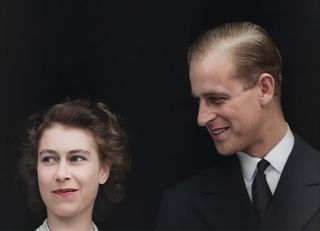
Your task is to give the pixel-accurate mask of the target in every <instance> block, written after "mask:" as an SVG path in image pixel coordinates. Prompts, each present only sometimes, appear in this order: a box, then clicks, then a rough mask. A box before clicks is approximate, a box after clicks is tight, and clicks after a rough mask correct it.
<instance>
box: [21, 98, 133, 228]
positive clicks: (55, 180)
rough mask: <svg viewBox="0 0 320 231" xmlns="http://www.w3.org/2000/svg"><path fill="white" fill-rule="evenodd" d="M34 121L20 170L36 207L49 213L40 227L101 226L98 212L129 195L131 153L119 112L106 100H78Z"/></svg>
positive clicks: (32, 202) (44, 214)
mask: <svg viewBox="0 0 320 231" xmlns="http://www.w3.org/2000/svg"><path fill="white" fill-rule="evenodd" d="M30 122H31V126H30V128H29V129H28V139H27V141H26V143H25V145H24V148H23V157H22V159H21V162H20V171H21V174H22V176H23V179H24V181H25V182H26V184H27V186H28V187H27V188H28V193H29V204H30V205H31V208H32V209H33V211H34V212H35V213H37V214H38V215H40V216H41V217H42V219H44V218H46V219H45V220H44V222H43V224H42V225H41V226H40V227H39V228H38V229H37V231H43V230H50V231H56V230H78V231H81V230H85V231H88V230H98V229H97V227H96V226H95V224H94V223H93V221H92V217H93V211H94V212H95V215H97V214H98V215H99V212H100V216H101V215H103V214H101V213H102V212H105V211H107V210H108V208H110V207H111V205H112V204H115V203H118V202H120V201H121V200H122V199H123V197H124V188H123V183H124V174H125V173H126V171H127V170H128V157H127V155H126V150H125V144H126V139H125V134H124V132H123V131H122V130H121V129H120V128H119V126H118V120H117V118H116V116H115V115H114V114H112V113H111V112H110V111H109V109H108V108H107V107H106V106H105V105H104V104H102V103H96V104H93V103H90V102H88V101H84V100H76V101H69V102H65V103H62V104H57V105H54V106H52V107H51V108H50V109H49V110H48V111H47V112H46V113H44V114H43V115H40V116H39V115H38V116H33V117H32V118H31V119H30ZM40 197H41V198H40ZM101 206H102V207H101ZM106 207H107V209H106ZM43 212H45V213H43ZM41 213H42V214H41Z"/></svg>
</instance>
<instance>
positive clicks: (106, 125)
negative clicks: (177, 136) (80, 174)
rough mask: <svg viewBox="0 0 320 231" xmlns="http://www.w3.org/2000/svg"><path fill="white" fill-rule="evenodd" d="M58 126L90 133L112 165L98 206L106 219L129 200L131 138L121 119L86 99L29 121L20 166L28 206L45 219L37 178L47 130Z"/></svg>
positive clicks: (97, 211) (97, 214)
mask: <svg viewBox="0 0 320 231" xmlns="http://www.w3.org/2000/svg"><path fill="white" fill-rule="evenodd" d="M54 124H62V125H65V126H70V127H77V128H83V129H86V130H89V131H90V132H91V133H92V135H93V137H94V139H95V141H96V144H97V149H98V150H97V151H98V153H99V158H100V160H101V161H107V162H108V163H109V164H110V165H111V169H110V175H109V178H108V180H107V182H106V183H105V184H103V185H100V186H99V190H98V195H97V198H96V201H95V205H94V216H95V217H96V218H102V217H104V215H105V212H109V209H110V208H111V207H113V205H115V204H117V203H119V202H121V201H122V200H123V199H124V197H125V188H124V184H125V181H126V174H127V173H128V171H129V169H130V163H129V162H130V161H129V157H128V154H127V150H126V144H127V137H126V134H125V133H124V131H123V130H122V129H121V128H120V125H119V120H118V118H117V117H116V115H115V114H113V113H112V112H111V111H110V110H109V108H108V107H107V106H106V105H105V104H103V103H101V102H99V103H92V102H89V101H86V100H74V101H67V102H65V103H61V104H56V105H54V106H52V107H51V108H49V109H48V110H47V111H46V112H44V113H42V114H39V113H37V114H34V115H32V116H31V117H30V118H29V119H28V122H27V138H26V140H25V142H24V143H23V145H22V154H23V155H22V157H21V159H20V163H19V170H20V175H21V177H22V179H23V181H24V182H25V184H26V190H27V193H28V203H29V206H30V208H31V210H32V211H33V212H34V213H35V215H36V216H37V217H38V218H39V219H41V220H43V219H44V218H45V211H46V210H45V205H44V203H43V202H42V200H41V196H40V192H39V186H38V178H37V153H38V145H39V140H40V138H41V135H42V133H43V131H44V130H45V129H47V128H50V127H51V126H53V125H54Z"/></svg>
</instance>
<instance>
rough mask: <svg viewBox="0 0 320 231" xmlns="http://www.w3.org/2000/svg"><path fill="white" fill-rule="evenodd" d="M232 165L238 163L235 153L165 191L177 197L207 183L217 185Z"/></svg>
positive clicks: (194, 190) (195, 190)
mask: <svg viewBox="0 0 320 231" xmlns="http://www.w3.org/2000/svg"><path fill="white" fill-rule="evenodd" d="M233 165H239V160H238V157H237V156H236V155H233V156H230V157H225V158H221V160H219V161H218V162H216V163H215V164H214V165H212V167H210V168H207V169H205V170H202V171H201V172H200V173H198V174H195V175H193V176H191V177H189V178H187V179H186V180H184V181H182V182H180V183H178V184H176V185H174V186H172V187H170V188H168V189H166V190H165V191H166V193H167V194H168V193H169V194H176V195H177V196H178V197H181V193H182V192H183V194H184V195H186V196H187V195H188V194H189V195H190V194H195V193H198V192H199V191H201V190H202V189H204V188H207V186H208V185H211V186H212V187H215V186H216V187H219V185H220V184H221V181H223V179H224V178H225V176H226V175H228V174H230V169H232V168H233Z"/></svg>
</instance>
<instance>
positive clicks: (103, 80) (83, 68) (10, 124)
mask: <svg viewBox="0 0 320 231" xmlns="http://www.w3.org/2000/svg"><path fill="white" fill-rule="evenodd" d="M235 20H237V21H239V20H241V21H243V20H250V21H253V22H255V23H257V24H260V25H261V26H263V27H264V28H265V29H267V30H268V31H269V33H270V34H271V36H272V37H273V38H274V40H275V42H276V43H277V44H278V46H279V48H280V50H281V52H282V55H283V59H284V70H283V73H284V86H283V95H282V103H283V107H284V111H285V115H286V118H287V121H288V123H289V124H290V127H291V129H292V130H294V131H296V132H297V133H298V134H300V136H302V137H303V138H304V139H305V140H306V141H308V142H309V143H310V144H312V145H313V146H315V147H317V148H318V149H320V139H319V138H320V119H319V118H320V109H319V106H320V103H319V99H320V92H319V91H318V88H319V86H320V76H319V58H318V55H319V53H320V45H319V41H320V2H319V1H318V0H304V1H302V0H301V1H289V0H287V1H279V0H277V1H276V0H265V1H262V0H255V1H254V0H252V1H249V0H247V1H240V0H234V1H231V0H223V1H222V0H211V1H200V0H185V1H169V0H161V1H152V0H149V1H148V0H135V1H133V0H131V1H130V0H119V1H107V0H104V1H82V0H78V1H59V0H54V1H45V0H39V1H36V0H28V1H24V0H21V1H13V0H1V2H0V41H1V43H0V53H1V60H0V71H1V73H0V108H1V113H0V118H1V120H0V123H1V124H0V134H1V137H0V153H1V162H0V163H1V168H0V182H1V184H0V187H1V190H0V229H1V230H8V229H10V230H16V229H34V228H35V227H37V226H38V225H39V223H38V222H37V221H36V220H35V219H34V218H33V216H32V214H31V213H30V211H29V210H28V208H27V205H26V199H25V197H26V196H25V194H24V193H23V187H22V185H21V181H20V180H19V178H18V177H17V162H18V159H19V157H20V153H19V146H20V143H21V141H22V138H23V136H24V135H25V122H26V119H27V117H28V116H29V115H31V114H32V113H34V112H36V111H39V110H43V109H45V108H47V107H48V106H50V105H52V104H54V103H58V102H61V101H62V100H64V99H66V97H70V98H73V99H74V98H79V97H80V98H87V99H91V100H103V101H104V102H106V103H108V104H109V105H110V107H111V108H112V110H113V111H115V112H117V113H118V114H119V115H120V116H121V117H122V118H123V119H124V124H123V125H124V127H125V129H126V131H127V132H128V136H129V151H130V154H131V155H132V158H133V165H132V172H131V174H130V176H129V180H128V196H127V199H126V200H125V201H124V202H123V203H122V204H120V205H119V206H118V207H117V208H115V209H114V210H113V211H112V213H111V214H110V216H109V217H108V218H107V220H106V221H105V223H103V224H99V228H100V230H104V229H109V230H110V229H135V230H143V229H145V230H150V229H152V228H153V226H154V221H155V219H156V214H157V209H158V206H159V203H160V197H161V191H162V190H163V189H164V188H165V187H168V186H171V185H174V184H176V183H177V182H179V181H182V180H183V179H186V178H188V177H189V176H191V175H193V174H195V173H197V172H199V171H201V170H202V169H204V168H206V167H208V166H210V165H211V164H212V163H214V161H215V160H216V159H217V158H218V155H217V154H216V152H215V150H214V146H213V144H212V142H211V140H210V138H209V136H208V135H207V132H206V131H205V129H200V128H198V127H197V125H196V112H197V108H196V104H194V103H193V100H192V98H191V96H190V86H189V82H188V70H187V64H186V51H187V48H188V46H190V45H191V43H192V41H193V40H194V39H195V38H196V36H198V35H199V33H200V32H202V31H204V30H206V29H209V28H211V27H213V26H216V25H219V24H221V23H225V22H228V21H235Z"/></svg>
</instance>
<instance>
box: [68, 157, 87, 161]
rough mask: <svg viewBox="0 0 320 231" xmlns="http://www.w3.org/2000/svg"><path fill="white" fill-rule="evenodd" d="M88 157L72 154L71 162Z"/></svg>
mask: <svg viewBox="0 0 320 231" xmlns="http://www.w3.org/2000/svg"><path fill="white" fill-rule="evenodd" d="M86 159H87V158H85V157H84V156H72V157H70V161H71V162H81V161H84V160H86Z"/></svg>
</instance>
